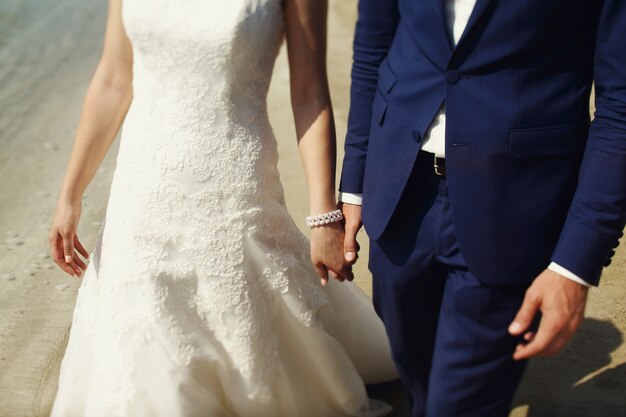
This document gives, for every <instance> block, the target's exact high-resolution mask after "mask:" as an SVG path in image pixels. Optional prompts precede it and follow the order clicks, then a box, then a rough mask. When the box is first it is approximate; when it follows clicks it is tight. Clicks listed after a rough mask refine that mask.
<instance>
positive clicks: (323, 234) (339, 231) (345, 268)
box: [311, 222, 354, 285]
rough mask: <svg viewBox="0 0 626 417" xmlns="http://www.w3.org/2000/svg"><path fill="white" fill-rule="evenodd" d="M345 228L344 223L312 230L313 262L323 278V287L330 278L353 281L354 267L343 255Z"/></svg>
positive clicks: (331, 224)
mask: <svg viewBox="0 0 626 417" xmlns="http://www.w3.org/2000/svg"><path fill="white" fill-rule="evenodd" d="M343 241H344V227H343V224H342V222H335V223H330V224H327V225H324V226H318V227H314V228H313V229H312V230H311V261H312V262H313V265H314V266H315V269H316V270H317V273H318V275H319V276H320V278H321V282H322V285H326V284H327V283H328V279H329V277H331V278H335V279H337V280H338V281H342V282H343V281H345V280H348V281H352V280H353V279H354V275H353V273H352V266H351V265H349V264H348V263H346V261H345V259H344V255H343Z"/></svg>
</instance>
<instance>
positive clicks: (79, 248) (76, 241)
mask: <svg viewBox="0 0 626 417" xmlns="http://www.w3.org/2000/svg"><path fill="white" fill-rule="evenodd" d="M74 247H75V248H76V250H77V251H78V253H80V254H81V255H83V257H84V258H85V259H88V258H89V252H87V249H85V247H84V246H83V244H82V243H81V242H80V239H78V235H74Z"/></svg>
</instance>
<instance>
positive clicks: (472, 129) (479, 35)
mask: <svg viewBox="0 0 626 417" xmlns="http://www.w3.org/2000/svg"><path fill="white" fill-rule="evenodd" d="M444 7H445V5H444V0H360V2H359V20H358V23H357V29H356V36H355V42H354V67H353V74H352V92H351V110H350V116H349V127H348V135H347V139H346V147H345V150H346V153H345V159H344V165H343V172H342V177H341V187H340V188H341V191H342V192H343V193H359V194H361V193H362V196H363V222H364V225H365V228H366V230H367V232H368V235H369V236H370V239H371V241H372V250H371V255H370V268H371V269H372V272H373V274H374V301H375V305H376V307H377V310H378V311H379V313H380V314H381V316H382V318H383V320H384V321H385V324H386V327H387V330H388V333H389V336H390V340H391V344H392V350H393V351H394V357H395V359H396V362H397V364H398V366H399V369H400V372H401V374H402V376H403V379H404V382H405V383H406V384H407V385H408V386H409V389H410V390H411V395H412V399H413V413H414V415H416V416H417V415H421V413H424V412H426V414H427V415H432V416H439V417H442V416H448V415H450V416H452V415H458V416H474V415H475V416H490V415H504V414H503V413H504V412H505V411H503V410H505V409H506V407H507V406H508V403H509V401H510V396H511V395H512V393H513V392H514V388H515V386H516V385H517V382H518V379H519V377H520V376H521V373H522V369H521V368H522V367H523V364H517V363H514V362H513V361H512V360H510V356H511V353H512V349H513V347H514V346H515V344H516V343H517V341H516V340H513V338H512V337H509V336H507V334H506V328H507V325H508V323H509V322H510V320H511V319H512V318H513V317H514V315H515V312H516V310H517V308H518V307H519V305H520V304H521V298H522V297H523V293H524V290H525V289H526V288H527V286H528V285H529V284H530V282H531V281H532V280H533V279H534V278H535V277H536V276H537V275H538V274H539V273H540V272H541V271H542V270H544V269H545V268H546V267H547V265H548V264H549V263H550V262H551V261H553V262H556V263H558V264H559V265H560V266H562V267H564V268H566V269H567V270H568V271H570V272H572V273H573V274H575V275H577V276H578V277H580V278H582V279H584V280H585V281H587V282H588V283H590V284H592V285H597V284H598V282H599V279H600V274H601V271H602V267H603V265H605V264H607V263H608V262H610V257H611V256H612V253H613V250H614V247H615V246H616V244H617V241H618V239H619V237H620V234H621V232H622V230H623V228H624V223H625V221H626V1H624V0H523V1H522V0H515V1H514V0H478V1H477V4H476V6H475V9H474V11H473V14H472V16H471V18H470V21H469V23H468V25H467V28H466V29H465V32H464V34H463V35H462V37H461V39H460V41H459V42H458V44H457V45H456V47H453V46H452V42H451V38H450V36H451V35H450V33H449V30H448V26H447V24H446V18H445V8H444ZM594 81H595V88H596V92H595V93H596V112H595V118H594V120H593V121H590V117H589V95H590V92H591V88H592V82H594ZM443 103H445V111H446V119H447V120H446V138H445V155H446V171H447V173H446V178H445V179H443V178H439V177H436V176H434V174H433V173H432V172H431V169H432V165H431V166H430V167H428V164H429V163H428V162H425V161H422V160H423V159H424V153H423V152H420V147H421V143H422V139H423V137H424V135H425V134H426V133H427V131H428V128H429V126H430V125H431V123H432V121H433V118H434V117H435V116H436V114H437V113H438V111H439V109H440V108H441V106H442V104H443ZM429 245H430V247H429ZM487 293H488V295H486V294H487ZM437 320H439V324H438V327H437ZM461 332H465V333H466V334H467V336H462V337H461V336H459V333H461ZM433 352H434V353H433ZM450 379H453V381H451V380H450ZM443 403H446V404H443ZM496 403H497V404H496Z"/></svg>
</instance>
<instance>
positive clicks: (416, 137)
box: [411, 130, 422, 143]
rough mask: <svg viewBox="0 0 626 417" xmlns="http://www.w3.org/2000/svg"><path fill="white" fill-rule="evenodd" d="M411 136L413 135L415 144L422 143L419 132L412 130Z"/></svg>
mask: <svg viewBox="0 0 626 417" xmlns="http://www.w3.org/2000/svg"><path fill="white" fill-rule="evenodd" d="M411 135H413V140H415V142H417V143H421V142H422V135H420V132H418V131H417V130H414V131H413V132H411Z"/></svg>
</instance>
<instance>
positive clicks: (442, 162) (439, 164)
mask: <svg viewBox="0 0 626 417" xmlns="http://www.w3.org/2000/svg"><path fill="white" fill-rule="evenodd" d="M433 166H434V168H435V174H437V175H439V176H440V177H445V176H446V158H439V157H438V156H435V157H434V161H433Z"/></svg>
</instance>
